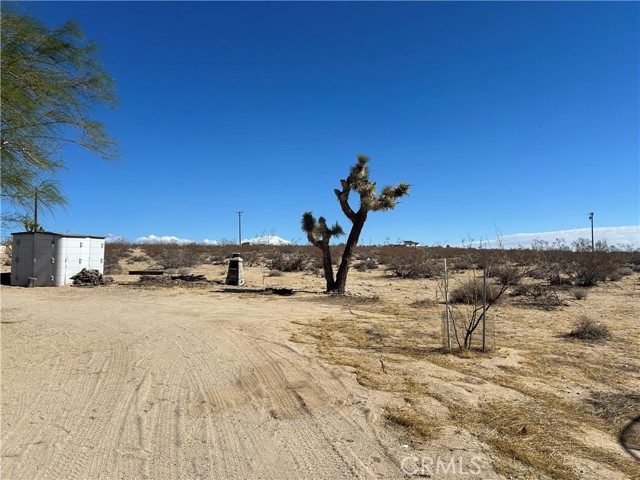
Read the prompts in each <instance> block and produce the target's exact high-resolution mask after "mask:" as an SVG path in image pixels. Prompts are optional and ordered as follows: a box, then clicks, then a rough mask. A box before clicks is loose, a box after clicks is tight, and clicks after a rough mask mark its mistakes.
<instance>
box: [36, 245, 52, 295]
mask: <svg viewBox="0 0 640 480" xmlns="http://www.w3.org/2000/svg"><path fill="white" fill-rule="evenodd" d="M35 242H36V244H35V249H34V261H33V276H34V277H36V278H37V279H38V280H37V281H36V285H38V286H39V287H41V286H46V285H53V267H54V263H53V262H54V258H53V255H54V254H53V251H54V243H53V235H44V234H38V235H36V236H35Z"/></svg>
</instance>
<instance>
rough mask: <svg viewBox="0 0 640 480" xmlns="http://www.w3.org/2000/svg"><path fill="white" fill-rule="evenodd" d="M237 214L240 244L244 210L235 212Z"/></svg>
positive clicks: (239, 243)
mask: <svg viewBox="0 0 640 480" xmlns="http://www.w3.org/2000/svg"><path fill="white" fill-rule="evenodd" d="M236 213H237V214H238V245H242V214H243V213H244V212H236Z"/></svg>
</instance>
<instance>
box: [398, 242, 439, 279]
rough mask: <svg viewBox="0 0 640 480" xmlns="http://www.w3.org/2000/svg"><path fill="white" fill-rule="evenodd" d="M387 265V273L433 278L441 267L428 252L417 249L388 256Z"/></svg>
mask: <svg viewBox="0 0 640 480" xmlns="http://www.w3.org/2000/svg"><path fill="white" fill-rule="evenodd" d="M405 250H407V251H408V250H409V249H408V248H405ZM385 267H386V271H387V273H390V274H392V275H394V276H396V277H398V278H431V277H434V276H436V275H437V274H438V273H439V270H438V269H439V268H440V267H439V265H438V264H436V262H435V261H434V260H433V259H431V258H430V257H429V256H428V255H427V254H426V252H424V251H416V249H411V251H410V252H402V254H398V255H393V256H391V257H389V258H387V259H386V261H385Z"/></svg>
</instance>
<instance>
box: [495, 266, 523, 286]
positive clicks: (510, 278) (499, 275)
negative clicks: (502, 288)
mask: <svg viewBox="0 0 640 480" xmlns="http://www.w3.org/2000/svg"><path fill="white" fill-rule="evenodd" d="M488 272H489V273H488V275H489V276H490V277H493V278H495V279H496V280H497V281H498V283H499V284H500V285H518V284H519V283H520V282H521V281H522V274H521V273H520V269H519V268H518V267H516V266H514V265H497V266H495V267H492V268H491V269H489V271H488Z"/></svg>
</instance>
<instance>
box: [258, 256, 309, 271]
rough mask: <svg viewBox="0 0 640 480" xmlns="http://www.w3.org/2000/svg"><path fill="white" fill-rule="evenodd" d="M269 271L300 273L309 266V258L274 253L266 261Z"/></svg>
mask: <svg viewBox="0 0 640 480" xmlns="http://www.w3.org/2000/svg"><path fill="white" fill-rule="evenodd" d="M267 265H268V267H269V268H270V269H271V270H279V271H281V272H302V271H304V270H306V269H307V266H308V265H309V257H307V256H306V255H303V254H300V253H276V254H275V255H272V256H271V258H269V259H268V260H267Z"/></svg>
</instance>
